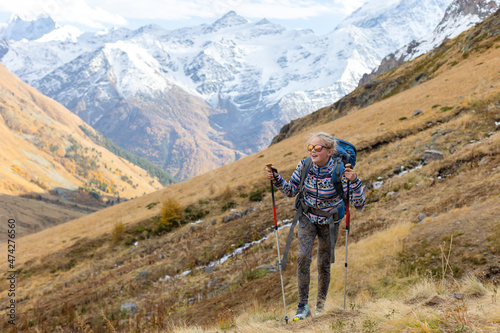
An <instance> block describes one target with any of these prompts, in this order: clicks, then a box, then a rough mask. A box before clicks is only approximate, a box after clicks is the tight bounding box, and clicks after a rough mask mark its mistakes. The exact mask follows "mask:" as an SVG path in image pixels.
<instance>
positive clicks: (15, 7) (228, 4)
mask: <svg viewBox="0 0 500 333" xmlns="http://www.w3.org/2000/svg"><path fill="white" fill-rule="evenodd" d="M8 2H9V4H7V3H4V4H0V10H3V11H10V12H13V13H19V14H28V13H27V11H30V12H31V13H29V14H37V13H40V12H44V13H46V14H48V15H50V16H51V17H52V18H53V19H54V20H55V21H56V22H71V23H79V24H83V25H86V26H89V27H92V28H101V27H103V26H104V25H117V26H121V25H127V19H131V20H132V19H140V20H148V19H149V20H172V21H182V20H185V21H187V20H190V19H196V18H203V19H210V18H218V17H220V16H221V15H223V14H225V13H227V12H228V11H230V10H234V11H235V12H236V13H238V14H239V15H242V16H244V17H247V18H256V19H259V18H264V17H265V18H268V19H282V20H287V19H290V20H292V19H313V18H315V17H319V16H322V15H323V16H324V15H325V14H331V15H339V14H340V15H343V16H345V15H348V14H350V13H351V12H352V11H354V10H355V9H356V8H358V7H359V6H360V5H361V4H362V3H363V2H364V0H215V1H214V0H168V1H165V0H140V1H138V0H14V1H8Z"/></svg>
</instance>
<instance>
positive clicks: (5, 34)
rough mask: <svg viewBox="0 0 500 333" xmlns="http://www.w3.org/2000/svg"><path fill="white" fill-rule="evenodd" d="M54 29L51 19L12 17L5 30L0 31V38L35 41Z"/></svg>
mask: <svg viewBox="0 0 500 333" xmlns="http://www.w3.org/2000/svg"><path fill="white" fill-rule="evenodd" d="M55 28H56V23H55V22H54V20H52V18H51V17H49V16H46V15H42V16H39V17H27V16H20V15H13V16H12V17H11V18H10V20H9V23H8V24H7V26H6V27H5V28H3V29H2V30H0V37H2V38H5V39H8V40H22V39H28V40H35V39H38V38H40V37H42V36H43V35H45V34H48V33H50V32H51V31H52V30H54V29H55Z"/></svg>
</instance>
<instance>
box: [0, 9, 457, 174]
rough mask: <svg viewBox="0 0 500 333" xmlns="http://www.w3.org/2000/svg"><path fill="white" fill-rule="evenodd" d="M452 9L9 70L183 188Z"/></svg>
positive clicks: (72, 56)
mask: <svg viewBox="0 0 500 333" xmlns="http://www.w3.org/2000/svg"><path fill="white" fill-rule="evenodd" d="M450 3H451V0H385V1H381V0H370V1H368V2H367V3H365V4H364V5H363V6H362V7H361V8H359V9H358V10H357V11H355V12H354V13H353V14H352V15H350V16H349V17H348V18H347V19H346V20H344V21H343V22H342V23H341V24H340V25H339V26H337V27H336V28H335V29H333V28H334V27H332V29H333V30H332V32H331V33H329V34H327V35H321V36H318V35H316V34H314V33H313V32H312V31H310V30H293V31H290V30H287V29H285V28H283V27H281V26H279V25H276V24H274V23H272V22H270V21H269V20H267V19H262V20H260V21H257V22H250V21H248V20H247V19H245V18H243V17H240V16H239V15H237V14H236V13H235V12H229V13H227V14H226V15H224V16H223V17H222V18H220V19H219V20H217V21H216V22H214V23H213V24H211V25H201V26H194V27H187V28H183V29H179V30H175V31H166V30H163V29H162V28H160V27H158V26H145V27H143V28H141V29H138V30H134V31H131V30H128V29H114V30H110V31H106V32H102V33H98V34H95V33H83V34H81V35H78V36H76V37H75V36H74V35H73V37H72V38H68V39H65V40H60V39H61V38H49V37H46V36H43V37H42V38H38V39H37V40H33V41H30V40H9V41H8V42H7V46H4V48H6V49H7V51H6V53H5V55H4V56H3V57H2V58H1V60H2V62H3V63H4V64H5V66H6V67H7V68H9V69H10V70H11V71H12V72H14V73H15V74H16V75H18V76H19V77H20V78H22V79H23V80H25V81H26V82H28V83H29V84H31V85H33V86H34V87H36V88H37V89H39V90H40V91H41V92H43V93H44V94H46V95H48V96H49V97H52V98H54V99H55V100H57V101H59V102H60V103H62V104H63V105H65V106H66V107H67V108H68V109H70V110H71V111H73V112H75V113H76V114H78V115H79V116H80V117H81V118H82V119H84V120H85V121H86V122H88V123H89V124H90V125H92V126H93V127H94V128H96V129H98V130H99V131H101V132H102V133H104V134H105V135H107V136H109V137H110V138H112V139H113V140H114V141H115V142H117V143H118V144H120V145H122V146H124V147H126V148H127V149H130V150H132V151H133V152H135V153H137V154H139V155H141V156H144V157H148V158H150V159H151V160H153V161H154V162H155V163H157V164H158V165H160V166H162V167H164V168H165V169H166V170H167V171H169V172H170V173H172V174H174V175H175V176H177V177H178V178H179V179H181V180H182V179H186V178H189V177H191V176H193V175H195V174H199V173H201V172H204V171H208V170H209V169H211V168H214V167H217V166H221V165H223V164H225V163H228V162H231V161H233V160H235V159H238V158H239V157H241V156H244V155H245V154H248V153H253V152H256V151H258V150H259V149H261V148H263V147H265V146H267V145H268V144H269V143H270V142H271V139H272V138H273V137H274V136H275V135H276V134H277V133H278V131H279V128H280V127H281V126H282V125H283V124H285V123H287V122H289V121H290V120H292V119H294V118H297V117H300V116H303V115H306V114H308V113H311V112H313V111H315V110H317V109H318V108H320V107H323V106H326V105H330V104H332V103H333V102H335V101H336V100H338V99H339V98H340V97H342V96H344V95H345V94H347V93H349V92H350V91H351V90H353V89H354V88H355V87H356V86H357V84H358V81H359V79H360V78H361V76H362V75H363V73H366V72H369V71H371V70H372V69H373V68H375V67H376V66H377V65H378V64H379V63H380V60H381V59H382V58H383V57H384V56H385V55H386V54H388V53H390V52H392V51H394V50H396V49H398V48H400V47H401V46H403V45H405V44H407V43H408V42H409V41H411V40H415V39H419V38H421V37H422V36H426V35H428V34H429V33H431V32H432V31H433V29H434V28H435V27H436V26H437V24H438V23H439V22H440V21H441V20H442V18H443V15H444V12H445V9H446V8H447V7H448V5H449V4H450ZM0 54H1V53H0ZM191 149H193V150H191ZM208 150H210V152H209V151H208Z"/></svg>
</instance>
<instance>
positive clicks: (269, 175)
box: [266, 164, 276, 180]
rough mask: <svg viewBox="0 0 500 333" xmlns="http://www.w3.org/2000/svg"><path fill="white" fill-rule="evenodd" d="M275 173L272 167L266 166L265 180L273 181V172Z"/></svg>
mask: <svg viewBox="0 0 500 333" xmlns="http://www.w3.org/2000/svg"><path fill="white" fill-rule="evenodd" d="M273 170H274V172H276V168H275V167H274V166H272V165H269V164H268V165H266V178H267V179H270V180H275V178H274V172H273Z"/></svg>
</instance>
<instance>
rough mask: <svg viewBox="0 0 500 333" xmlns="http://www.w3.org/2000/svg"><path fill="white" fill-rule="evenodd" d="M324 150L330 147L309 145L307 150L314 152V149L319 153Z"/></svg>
mask: <svg viewBox="0 0 500 333" xmlns="http://www.w3.org/2000/svg"><path fill="white" fill-rule="evenodd" d="M323 148H326V149H328V147H325V146H322V145H307V150H309V151H312V150H313V149H314V151H316V152H318V153H319V152H320V151H322V150H323Z"/></svg>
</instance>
